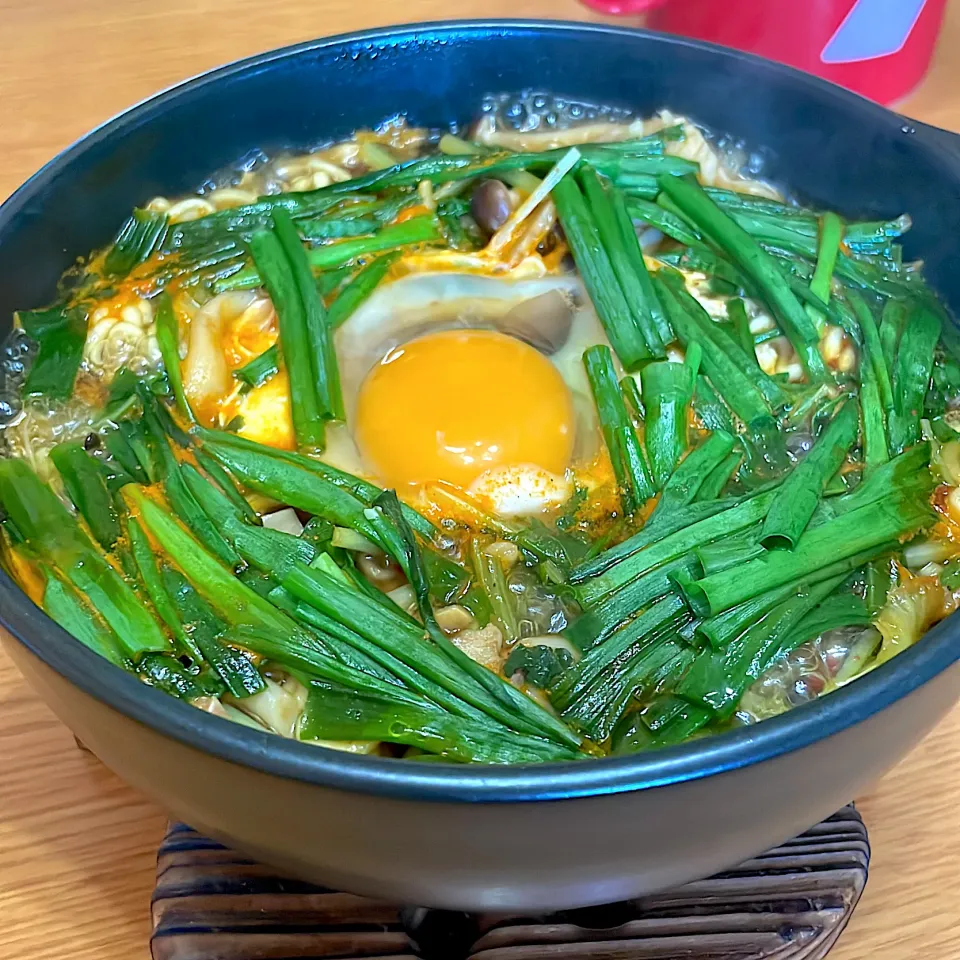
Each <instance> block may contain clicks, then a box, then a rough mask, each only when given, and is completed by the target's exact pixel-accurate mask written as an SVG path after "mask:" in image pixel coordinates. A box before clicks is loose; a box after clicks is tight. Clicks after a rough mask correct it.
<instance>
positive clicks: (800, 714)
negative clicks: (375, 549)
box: [0, 23, 960, 798]
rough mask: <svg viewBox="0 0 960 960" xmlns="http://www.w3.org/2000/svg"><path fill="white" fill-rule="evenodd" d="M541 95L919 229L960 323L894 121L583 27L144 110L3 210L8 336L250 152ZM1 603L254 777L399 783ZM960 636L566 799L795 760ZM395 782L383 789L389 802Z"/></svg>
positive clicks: (376, 51)
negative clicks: (682, 138) (609, 111)
mask: <svg viewBox="0 0 960 960" xmlns="http://www.w3.org/2000/svg"><path fill="white" fill-rule="evenodd" d="M525 90H540V91H544V92H549V93H552V94H556V95H563V96H568V97H571V98H573V99H577V100H582V101H588V102H593V103H603V104H612V105H619V106H625V107H629V108H631V109H633V110H635V111H637V112H638V113H641V114H647V113H652V112H654V111H656V110H658V109H660V108H662V107H669V108H670V109H671V110H673V111H674V112H676V113H684V114H686V115H688V116H690V117H691V118H693V119H695V120H697V121H699V122H702V123H704V124H706V125H708V126H709V127H711V128H712V129H713V130H715V131H718V132H723V133H726V134H729V135H731V136H732V137H733V138H735V139H737V140H740V141H743V143H744V144H745V145H746V146H747V147H748V148H749V149H751V150H758V151H760V152H761V154H762V157H763V169H764V171H765V174H766V175H767V176H769V177H770V178H771V179H773V180H775V181H776V182H779V183H782V184H785V185H789V187H790V189H791V190H792V191H793V192H795V193H796V194H797V195H798V196H799V197H800V198H802V199H804V200H805V201H807V202H810V203H812V204H815V205H818V206H824V207H831V208H834V209H837V210H839V211H841V212H843V213H845V214H847V215H849V216H862V217H869V218H886V217H893V216H896V215H898V214H900V213H902V212H904V211H907V212H909V213H910V214H911V215H912V216H913V218H914V221H915V224H916V226H915V227H914V229H913V230H912V231H911V233H910V234H909V235H908V238H907V242H906V251H905V252H906V255H907V257H909V258H922V259H923V260H924V261H925V262H926V272H927V276H928V278H929V279H930V281H931V283H932V284H933V285H934V287H935V288H936V289H937V290H938V291H939V292H940V293H941V295H942V296H943V297H944V298H945V299H946V300H947V302H948V303H950V304H952V306H953V307H954V308H955V309H956V308H960V271H957V270H955V269H952V268H951V260H950V255H951V252H952V251H951V245H952V244H954V243H955V242H956V240H955V238H956V237H957V236H960V162H958V161H956V160H954V159H953V158H951V156H950V154H949V152H944V151H941V150H939V149H937V148H935V147H931V145H930V143H929V141H927V140H926V139H925V138H922V137H920V136H918V135H916V134H914V133H913V132H911V131H912V127H911V126H910V125H909V124H905V123H904V121H903V120H902V119H901V118H899V117H897V116H896V115H895V114H892V113H889V112H888V111H886V110H884V109H882V108H880V107H877V106H874V105H873V104H870V103H868V102H867V101H865V100H861V99H860V98H858V97H856V96H855V95H853V94H850V93H847V92H845V91H842V90H841V89H840V88H836V87H832V86H830V85H828V84H825V83H823V82H821V81H817V80H815V79H813V78H810V77H806V76H805V75H802V74H799V73H797V72H795V71H792V70H789V69H787V68H782V67H778V66H775V65H773V64H770V63H767V62H765V61H762V60H758V59H756V58H752V57H749V56H746V55H743V54H739V53H735V52H733V51H726V50H720V49H718V48H713V47H709V46H706V45H702V44H696V43H692V42H688V41H683V40H678V39H674V38H669V37H663V36H655V35H649V34H645V33H642V32H634V31H627V30H615V29H608V28H597V27H585V26H583V25H562V24H553V25H548V24H530V23H516V24H511V23H493V24H483V23H480V24H477V23H473V24H466V23H460V24H457V23H455V24H448V25H438V26H430V25H428V26H425V27H409V28H398V29H395V30H383V31H373V32H371V33H368V34H363V35H354V36H351V37H346V38H340V39H333V40H328V41H319V42H316V43H312V44H305V45H302V46H299V47H296V48H290V49H287V50H282V51H279V52H275V53H269V54H265V55H263V56H260V57H256V58H253V59H252V60H248V61H244V62H241V63H239V64H235V65H232V66H228V67H224V68H222V69H220V70H218V71H214V72H213V73H212V74H208V75H206V76H204V77H201V78H198V79H196V80H193V81H190V82H188V83H187V84H185V85H182V86H180V87H177V88H174V89H172V90H170V91H167V92H165V93H163V94H160V95H159V96H157V97H155V98H153V99H151V100H149V101H146V102H145V103H143V104H141V105H139V106H138V107H136V108H134V109H133V110H131V111H129V112H127V113H126V114H124V115H122V116H121V117H119V118H117V119H115V120H112V121H110V122H108V123H107V124H105V125H104V126H103V127H101V128H99V129H98V130H96V131H94V132H93V133H92V134H90V135H89V136H88V137H86V138H85V139H84V140H82V141H80V142H79V143H78V144H76V145H74V146H73V147H71V148H69V149H68V150H67V151H65V152H64V153H63V154H62V155H61V156H60V157H58V158H57V159H56V160H55V161H53V162H51V164H49V165H48V166H47V167H45V168H44V169H43V170H42V171H41V172H40V173H39V174H37V175H36V176H35V177H34V178H32V179H31V180H30V181H29V182H28V183H27V184H26V185H25V186H24V187H23V188H21V190H20V191H18V192H17V193H16V194H15V195H14V196H13V197H12V198H11V199H10V200H9V201H7V203H6V204H4V206H3V207H2V208H0V337H2V336H3V334H4V333H5V332H6V330H7V329H8V328H9V325H10V322H11V316H12V313H13V311H14V310H15V309H17V308H24V307H34V306H38V305H41V304H44V303H46V302H49V301H50V300H51V298H52V297H53V296H54V293H55V289H56V282H57V279H58V278H59V276H60V275H61V273H62V272H63V271H64V270H65V269H66V268H67V267H68V266H70V265H71V264H72V263H73V262H74V261H75V260H76V258H77V257H78V256H82V255H85V254H86V253H88V252H89V251H90V250H91V249H92V248H95V247H98V246H101V245H103V244H105V243H107V242H108V241H109V240H110V239H111V238H112V236H113V235H114V233H115V231H116V229H117V227H118V226H119V225H120V223H122V221H123V219H124V218H125V217H126V216H127V215H128V213H129V211H130V209H131V208H132V207H133V206H135V205H137V204H139V203H143V202H145V201H146V200H147V199H148V198H150V197H151V196H153V195H156V194H166V195H172V194H177V193H182V192H187V191H190V190H193V189H195V188H196V187H197V186H198V185H199V184H200V183H201V182H203V180H204V179H205V178H206V177H207V176H208V175H209V174H210V173H211V172H213V171H215V170H217V169H218V168H220V167H223V166H225V165H227V164H230V163H233V162H234V161H236V160H237V159H238V158H240V157H242V156H244V155H245V154H247V153H248V152H249V151H250V150H251V149H254V148H260V149H263V150H265V151H267V152H269V151H271V150H276V149H278V148H296V147H302V148H306V147H310V146H312V145H315V144H317V143H318V142H321V141H324V140H328V139H336V138H340V137H344V136H347V135H348V134H350V133H351V131H353V130H354V129H356V128H358V127H363V126H370V125H373V124H376V123H378V122H380V121H382V120H383V119H385V118H387V117H391V116H394V115H397V114H403V115H404V116H406V117H407V118H408V119H409V121H410V122H411V123H414V124H423V125H428V126H445V125H447V124H449V123H451V122H452V121H468V120H470V119H472V117H473V115H474V114H475V112H476V111H477V109H478V108H479V105H480V103H481V100H482V98H483V96H484V95H485V94H489V93H500V92H510V93H516V92H519V91H525ZM0 600H2V602H0V619H3V620H4V621H6V623H7V624H8V626H9V627H10V628H11V630H12V632H14V633H15V634H16V635H18V636H19V637H20V639H22V640H24V641H25V642H28V644H29V645H30V646H31V648H32V649H33V650H34V652H35V653H37V654H38V655H40V656H41V657H42V658H43V659H45V660H47V661H48V662H49V663H50V664H51V665H52V666H54V667H55V669H58V670H59V671H61V672H65V674H66V675H67V676H70V678H71V679H73V680H74V681H75V682H77V683H79V684H80V685H82V686H85V687H86V688H87V689H89V690H91V691H92V692H95V693H96V694H97V695H98V696H106V697H108V698H112V700H113V702H114V705H116V706H118V708H120V709H122V710H124V712H128V713H130V714H131V715H135V716H139V717H140V718H141V719H143V720H145V722H149V723H151V724H156V725H159V726H161V727H164V728H166V729H167V731H168V732H171V733H173V735H175V736H179V737H182V738H184V739H187V740H192V741H194V742H202V743H203V745H204V746H205V747H206V748H207V749H211V750H214V751H215V752H220V753H221V754H222V755H230V756H234V757H237V758H239V759H241V760H243V761H244V762H251V760H252V756H253V754H254V753H256V756H257V759H256V761H255V762H256V763H257V764H258V765H263V766H267V767H271V766H272V767H274V768H275V769H276V770H277V772H283V773H286V774H288V775H295V776H304V777H307V778H313V777H317V776H319V777H324V776H328V775H330V773H331V771H334V772H336V771H339V772H340V773H343V772H344V771H346V772H347V773H348V774H349V775H350V776H351V777H352V776H353V775H354V773H355V772H356V771H361V773H360V774H358V776H360V777H361V779H362V778H363V776H365V774H363V773H362V771H366V770H370V771H374V770H378V769H380V770H382V769H384V767H385V766H387V767H393V768H395V767H396V764H394V763H393V762H391V761H374V760H370V759H368V758H353V757H348V756H344V755H328V752H327V751H317V750H315V749H311V748H306V747H301V746H300V745H298V744H295V743H282V742H281V741H279V738H267V740H268V742H269V745H270V750H269V751H266V750H264V749H259V750H256V751H249V750H248V747H249V744H250V743H251V740H252V739H254V738H256V735H255V734H251V733H250V732H249V731H246V730H242V729H240V728H236V729H232V727H233V725H230V724H228V723H226V722H224V721H219V720H217V719H216V718H211V717H208V716H203V715H199V711H195V710H191V709H190V708H189V707H186V706H184V705H182V704H179V703H177V702H175V701H173V700H170V699H169V698H167V697H165V696H164V695H163V694H159V693H157V692H156V691H153V690H147V689H144V688H143V687H142V686H140V684H139V683H138V681H136V680H135V679H134V678H132V677H129V676H126V675H123V674H122V672H121V671H117V670H114V669H112V668H108V667H107V666H106V665H105V664H103V663H102V662H99V661H97V660H96V658H95V657H94V655H92V654H90V653H89V652H88V651H86V650H84V649H83V648H81V647H80V645H79V644H71V645H70V646H71V648H73V647H75V648H76V649H70V650H69V651H68V652H65V651H63V650H62V649H61V654H60V655H59V656H56V655H54V653H53V652H52V651H51V649H49V647H50V646H51V643H60V642H61V641H62V640H65V636H64V635H63V634H62V632H61V631H59V630H58V629H57V628H56V627H55V626H54V625H53V624H52V623H51V622H50V621H49V620H47V619H46V618H45V617H44V616H43V615H42V614H41V613H40V612H39V611H38V610H37V609H36V608H34V607H33V606H32V604H30V602H29V601H28V600H26V598H25V597H24V596H23V595H19V594H18V592H17V590H16V588H15V587H14V586H13V585H12V584H11V583H10V581H9V579H7V578H6V576H5V575H3V574H2V573H0ZM956 629H957V628H956V627H955V626H954V625H953V624H952V623H949V624H943V625H941V626H940V627H938V628H937V629H936V630H934V631H933V632H932V633H931V634H930V635H929V636H928V637H927V638H925V640H924V641H923V642H922V643H921V644H919V645H918V646H917V647H916V648H915V649H913V650H911V651H908V652H907V653H906V654H905V655H902V656H901V657H900V658H897V660H896V661H894V662H892V663H891V664H888V665H887V666H886V667H885V668H883V669H882V670H879V671H876V673H875V674H874V675H872V676H871V677H869V678H867V679H865V680H864V681H861V682H858V683H857V684H854V685H852V686H851V687H850V688H849V689H848V690H846V691H843V692H841V693H839V694H836V695H833V696H831V697H829V698H825V700H824V701H821V702H819V703H817V704H814V705H811V706H810V707H805V708H801V709H800V710H798V711H796V712H795V715H791V716H788V717H784V718H778V719H777V720H774V721H768V722H767V723H766V724H764V725H762V727H761V730H762V733H761V734H760V735H758V734H757V733H756V732H753V733H749V734H748V733H746V732H744V734H743V735H741V734H734V735H731V736H725V737H720V738H716V741H717V742H716V743H707V742H706V741H700V742H698V743H695V744H691V745H688V746H685V747H682V748H678V749H676V750H668V751H662V752H661V753H660V754H659V755H658V756H656V757H642V758H635V759H634V758H630V759H628V760H626V761H623V760H611V761H603V762H602V763H594V764H589V765H574V766H576V767H577V772H571V773H570V774H569V776H568V775H566V774H565V775H564V777H561V778H560V779H557V777H556V775H554V774H551V776H553V788H552V790H553V794H552V795H561V796H562V795H570V793H571V792H574V793H575V792H583V791H586V792H603V791H606V790H611V789H614V790H616V789H631V788H636V787H638V786H652V785H655V784H656V783H661V782H665V780H670V779H675V778H677V777H683V776H700V775H705V774H706V773H709V772H711V771H715V770H717V769H724V768H729V767H730V766H731V765H737V764H740V763H746V762H752V761H754V760H757V759H761V758H762V755H763V754H766V755H770V753H771V752H778V751H782V750H786V749H793V748H794V747H796V746H799V745H801V744H802V743H803V742H810V741H811V740H813V739H817V738H818V737H821V736H823V735H825V734H826V733H827V732H828V731H829V730H830V729H837V727H838V725H847V724H849V723H853V722H855V721H856V720H857V719H862V718H863V716H865V715H868V714H869V713H870V712H873V711H875V710H877V709H880V708H881V707H882V706H884V705H885V704H886V703H889V702H891V701H892V700H893V699H896V698H897V697H898V696H901V695H903V694H905V693H906V692H908V691H909V690H910V689H913V688H914V687H915V686H917V685H919V684H920V683H922V682H924V681H925V680H927V679H929V678H930V677H932V676H933V675H934V674H935V673H937V672H939V671H940V670H943V669H944V668H945V667H946V666H948V665H949V664H950V663H952V662H953V661H954V660H955V659H956V656H957V655H956V654H955V653H953V652H952V651H951V650H950V649H949V647H948V643H949V637H948V634H950V633H953V632H955V631H956ZM188 714H189V716H188ZM831 724H833V726H832V727H831ZM228 728H231V729H228ZM261 747H262V745H261ZM268 752H269V753H270V756H269V757H268V756H266V754H267V753H268ZM401 766H402V765H401ZM417 766H418V767H425V766H427V765H417ZM431 766H433V765H431ZM587 767H591V768H596V769H595V772H588V770H587V769H586V768H587ZM601 768H602V769H601ZM554 769H555V768H554ZM324 770H325V771H326V772H325V773H324V772H323V771H324ZM318 771H319V772H318ZM604 771H606V772H604ZM474 773H476V776H474ZM378 776H379V775H378ZM452 776H453V775H452V774H448V773H447V772H445V771H443V770H441V769H439V768H434V769H432V770H429V771H424V770H422V769H418V770H416V771H413V770H409V769H405V771H404V772H403V773H398V774H396V775H395V779H397V782H398V783H399V782H401V781H404V782H406V783H407V785H408V786H409V785H410V784H411V783H412V782H413V781H417V782H419V783H421V784H428V783H433V782H437V783H441V782H449V781H450V779H451V777H452ZM391 777H394V775H393V774H391V775H390V776H389V777H388V776H386V775H385V774H384V775H383V776H382V777H381V778H380V779H381V785H382V784H383V783H385V782H386V780H389V779H391ZM444 778H447V781H444ZM456 778H457V779H458V781H459V782H460V783H464V784H466V783H473V787H471V790H473V791H474V792H473V794H472V795H474V796H479V795H480V794H483V795H486V794H484V790H485V789H486V788H485V787H483V786H482V784H487V786H488V787H489V791H493V792H496V791H497V790H500V793H499V794H498V796H499V797H501V798H502V797H505V796H506V794H505V793H504V792H503V791H504V790H506V789H507V787H508V786H509V785H510V784H512V785H513V787H512V789H513V788H515V790H516V791H519V793H517V794H516V795H518V796H519V795H525V796H535V795H536V796H544V795H546V794H545V793H544V787H543V784H544V781H543V779H541V778H540V775H539V774H537V773H534V772H530V771H527V772H523V771H505V772H503V773H502V774H501V773H497V774H496V776H495V777H492V776H489V775H487V774H480V773H478V772H461V773H458V774H456ZM564 778H566V779H564ZM567 780H569V783H567ZM476 790H480V794H477V793H476ZM489 791H488V792H489ZM547 792H548V793H549V792H551V791H547ZM491 796H493V794H492V793H491Z"/></svg>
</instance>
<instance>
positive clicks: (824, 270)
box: [807, 212, 845, 330]
mask: <svg viewBox="0 0 960 960" xmlns="http://www.w3.org/2000/svg"><path fill="white" fill-rule="evenodd" d="M844 229H845V224H844V222H843V220H841V219H840V217H839V216H837V214H835V213H833V212H827V213H825V214H824V215H823V216H822V217H821V218H820V243H819V246H818V247H817V266H816V269H815V270H814V271H813V279H811V281H810V292H811V293H812V294H814V296H816V297H818V298H819V299H820V300H822V301H823V302H824V303H827V302H828V301H829V300H830V285H831V282H832V280H833V272H834V270H835V269H836V266H837V256H838V254H839V253H840V244H841V242H842V241H843V233H844ZM807 314H808V315H809V317H810V319H811V320H813V322H814V323H815V324H816V325H817V329H818V330H822V329H823V313H822V312H821V311H819V310H817V309H816V308H815V307H813V306H811V305H810V304H807Z"/></svg>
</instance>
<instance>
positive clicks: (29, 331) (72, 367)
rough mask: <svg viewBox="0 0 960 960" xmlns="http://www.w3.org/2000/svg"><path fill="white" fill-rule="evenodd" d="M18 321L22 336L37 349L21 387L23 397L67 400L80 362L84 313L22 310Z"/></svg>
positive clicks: (62, 309)
mask: <svg viewBox="0 0 960 960" xmlns="http://www.w3.org/2000/svg"><path fill="white" fill-rule="evenodd" d="M17 319H18V320H19V321H20V326H21V327H22V329H23V332H24V333H26V335H27V336H28V337H29V338H30V339H31V340H33V341H35V342H36V343H37V344H38V347H39V349H38V350H37V355H36V357H35V358H34V360H33V363H32V365H31V367H30V372H29V373H28V374H27V379H26V381H25V382H24V384H23V394H24V396H28V397H41V396H42V397H49V398H50V399H52V400H66V399H67V398H68V397H69V396H70V394H71V393H72V392H73V384H74V381H75V380H76V379H77V371H78V370H79V369H80V361H81V360H82V359H83V344H84V342H85V341H86V339H87V314H86V311H85V310H84V309H83V308H81V307H51V308H50V309H49V310H22V311H20V312H19V313H18V314H17Z"/></svg>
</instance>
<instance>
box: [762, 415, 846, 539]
mask: <svg viewBox="0 0 960 960" xmlns="http://www.w3.org/2000/svg"><path fill="white" fill-rule="evenodd" d="M859 428H860V418H859V410H858V405H857V403H856V402H855V401H853V400H850V401H847V402H846V403H845V404H844V405H843V406H842V407H841V408H840V409H839V411H838V412H837V414H836V416H835V417H834V418H833V420H831V421H830V425H829V426H828V427H827V429H826V430H825V431H824V432H823V436H821V437H820V438H819V439H818V440H817V442H816V443H815V444H814V445H813V448H812V449H811V450H810V452H809V453H808V454H807V455H806V456H805V457H804V458H803V460H802V461H801V462H800V463H799V465H798V466H797V467H796V468H794V470H793V472H792V473H791V474H790V475H789V476H788V477H787V479H786V480H785V481H784V482H783V484H782V485H781V487H780V490H779V492H778V494H777V498H776V500H774V502H773V506H771V507H770V512H769V513H768V514H767V517H766V519H765V520H764V522H763V532H762V534H761V542H762V543H763V545H764V546H765V547H768V548H770V547H795V546H796V545H797V541H798V540H799V539H800V535H801V534H802V533H803V531H804V530H805V529H806V526H807V524H808V523H809V522H810V518H811V517H812V516H813V514H814V511H815V510H816V509H817V505H818V504H819V503H820V499H821V497H822V496H823V491H824V488H825V487H826V485H827V482H828V481H829V480H830V478H831V477H832V476H833V475H834V474H835V473H836V472H837V471H838V470H839V469H840V467H841V466H842V465H843V462H844V461H845V460H846V457H847V453H848V452H849V451H850V449H851V448H852V447H853V445H854V444H855V443H856V441H857V433H858V430H859Z"/></svg>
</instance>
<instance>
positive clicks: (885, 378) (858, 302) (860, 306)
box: [847, 290, 893, 412]
mask: <svg viewBox="0 0 960 960" xmlns="http://www.w3.org/2000/svg"><path fill="white" fill-rule="evenodd" d="M847 301H848V302H849V304H850V306H851V307H852V308H853V312H854V315H855V316H856V318H857V322H858V323H859V325H860V333H861V336H862V338H863V352H864V356H863V357H862V358H861V362H862V363H868V364H869V365H870V368H871V370H872V371H873V381H874V382H875V383H876V385H877V390H878V392H879V394H880V402H881V403H882V404H883V408H884V410H886V411H888V412H889V411H891V410H893V387H892V385H891V382H890V371H889V370H888V369H887V363H886V360H884V357H883V345H882V344H881V342H880V331H879V329H878V328H877V321H876V318H875V317H874V315H873V311H872V310H871V309H870V308H869V307H868V306H867V304H866V303H865V302H864V299H863V297H861V296H860V295H859V294H858V293H856V292H855V291H853V290H851V291H849V292H848V293H847Z"/></svg>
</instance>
